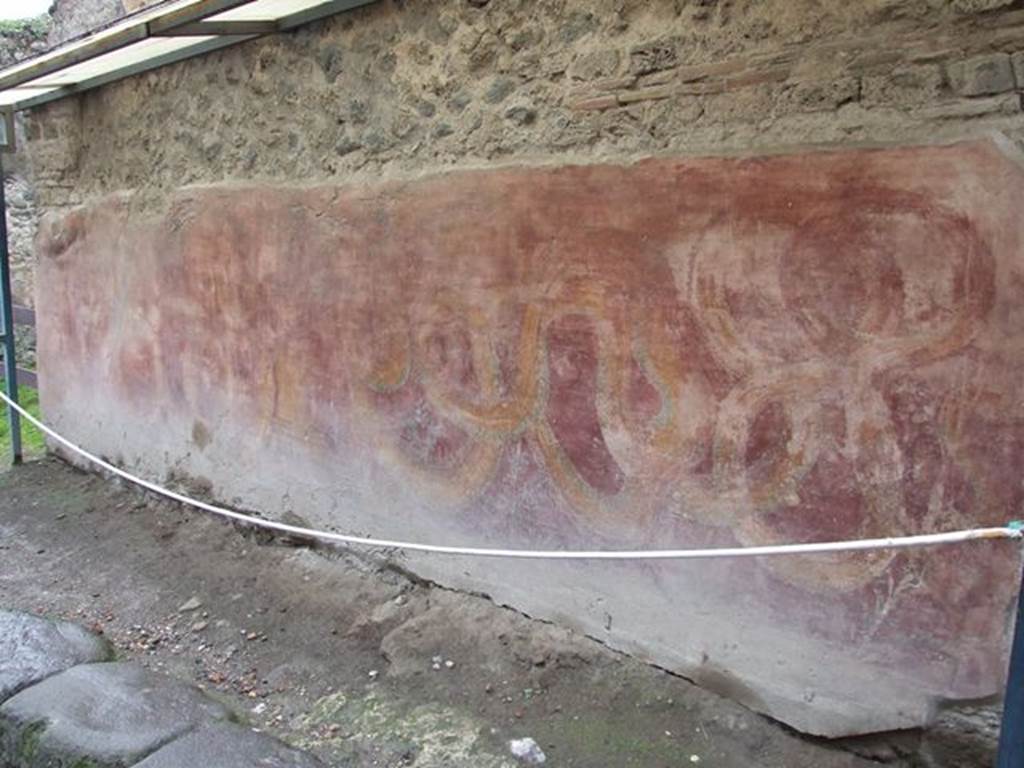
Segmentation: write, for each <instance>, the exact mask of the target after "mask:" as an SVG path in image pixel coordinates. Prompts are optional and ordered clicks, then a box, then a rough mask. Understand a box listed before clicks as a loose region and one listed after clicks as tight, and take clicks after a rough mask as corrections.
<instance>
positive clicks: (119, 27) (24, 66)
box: [0, 0, 202, 77]
mask: <svg viewBox="0 0 1024 768" xmlns="http://www.w3.org/2000/svg"><path fill="white" fill-rule="evenodd" d="M200 2H202V0H178V2H175V3H161V4H160V5H158V6H157V8H156V9H149V10H147V11H142V12H140V13H136V14H132V15H131V16H127V17H125V18H124V19H123V20H121V21H118V22H116V23H114V24H112V25H111V26H109V27H105V28H103V29H100V30H97V31H96V32H92V33H90V34H88V35H87V36H85V37H83V38H81V39H78V40H73V41H70V42H68V43H65V44H64V45H60V46H58V47H56V48H54V49H53V50H51V51H47V52H46V53H43V54H40V55H39V56H34V57H32V58H31V59H26V60H25V61H22V62H20V63H18V64H15V65H14V66H12V67H8V68H6V69H4V70H3V72H2V73H0V74H2V75H3V76H4V77H7V76H8V75H14V74H17V73H18V72H22V71H26V70H28V69H30V68H31V67H33V66H35V65H37V64H39V63H41V62H44V61H50V60H52V59H56V58H58V57H59V56H61V55H62V54H64V53H66V52H68V51H70V50H73V49H75V48H81V47H84V46H86V45H92V44H100V43H103V42H109V41H112V40H114V39H116V38H117V37H118V35H124V34H125V33H127V32H130V31H131V30H133V29H134V28H136V27H140V26H141V25H144V24H145V23H146V22H148V21H152V20H153V19H156V18H159V17H161V16H165V15H167V14H169V13H172V12H174V11H178V10H180V9H182V8H187V7H189V6H193V5H198V4H199V3H200Z"/></svg>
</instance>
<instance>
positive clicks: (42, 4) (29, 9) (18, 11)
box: [0, 0, 52, 19]
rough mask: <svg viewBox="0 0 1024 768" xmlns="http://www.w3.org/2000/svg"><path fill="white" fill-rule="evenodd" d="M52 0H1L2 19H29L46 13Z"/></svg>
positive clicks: (0, 13)
mask: <svg viewBox="0 0 1024 768" xmlns="http://www.w3.org/2000/svg"><path fill="white" fill-rule="evenodd" d="M51 2H52V0H0V19H27V18H31V17H32V16H38V15H39V14H41V13H46V11H47V10H49V8H50V3H51Z"/></svg>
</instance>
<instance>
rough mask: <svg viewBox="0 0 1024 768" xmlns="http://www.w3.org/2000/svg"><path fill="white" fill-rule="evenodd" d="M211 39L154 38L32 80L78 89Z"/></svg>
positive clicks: (37, 83)
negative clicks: (102, 77)
mask: <svg viewBox="0 0 1024 768" xmlns="http://www.w3.org/2000/svg"><path fill="white" fill-rule="evenodd" d="M212 39H213V37H211V36H203V37H198V36H196V37H150V38H147V39H145V40H141V41H139V42H137V43H132V44H131V45H129V46H127V47H125V48H119V49H118V50H116V51H111V52H110V53H105V54H103V55H102V56H97V57H96V58H95V59H89V60H88V61H83V62H82V63H81V64H75V65H74V66H71V67H68V68H67V69H62V70H60V71H59V72H54V73H53V74H52V75H44V76H43V77H40V78H37V79H36V80H32V81H31V83H32V85H33V86H36V85H38V86H48V85H61V86H68V85H75V84H76V83H80V82H82V81H84V80H89V79H91V78H94V77H101V76H103V75H108V74H110V73H112V72H116V71H117V70H120V69H123V68H124V67H134V66H136V65H138V64H141V63H143V62H145V61H148V60H151V59H156V58H158V57H160V56H166V55H168V54H172V53H175V52H177V51H182V50H184V49H186V48H189V47H191V46H193V45H195V44H196V43H202V42H204V41H206V40H212Z"/></svg>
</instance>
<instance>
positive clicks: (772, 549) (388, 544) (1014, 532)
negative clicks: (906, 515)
mask: <svg viewBox="0 0 1024 768" xmlns="http://www.w3.org/2000/svg"><path fill="white" fill-rule="evenodd" d="M0 399H2V400H3V401H4V402H5V403H7V405H8V407H10V408H13V409H14V410H15V411H17V412H18V413H19V414H21V416H22V418H24V419H25V420H26V421H28V422H29V423H30V424H32V425H33V426H34V427H36V428H37V429H38V430H40V431H41V432H43V433H45V434H46V435H48V436H49V437H51V438H52V439H53V440H55V441H56V442H58V443H60V444H61V445H63V446H64V447H65V448H67V449H68V450H69V451H72V452H73V453H76V454H78V455H79V456H81V457H82V458H84V459H86V460H88V461H90V462H91V463H93V464H95V465H96V466H98V467H101V468H103V469H105V470H107V471H108V472H110V473H111V474H113V475H117V476H118V477H120V478H123V479H124V480H127V481H128V482H130V483H134V484H135V485H138V486H140V487H142V488H145V489H146V490H148V491H152V492H153V493H156V494H159V495H160V496H164V497H166V498H168V499H173V500H174V501H177V502H179V503H181V504H185V505H187V506H190V507H194V508H196V509H201V510H203V511H205V512H210V513H212V514H214V515H219V516H220V517H225V518H228V519H229V520H235V521H237V522H240V523H245V524H247V525H252V526H255V527H257V528H265V529H268V530H272V531H278V532H280V533H287V534H291V535H292V536H299V537H302V538H307V539H315V540H319V541H328V542H333V543H337V544H348V545H356V546H362V547H375V548H382V549H401V550H406V551H410V552H429V553H432V554H438V555H463V556H469V557H507V558H520V559H533V560H704V559H710V558H720V557H766V556H773V555H814V554H825V553H835V552H863V551H867V550H878V549H910V548H912V547H933V546H938V545H942V544H959V543H962V542H966V541H975V540H978V539H1020V538H1021V537H1022V536H1024V532H1022V530H1021V527H1020V526H1019V524H1017V523H1010V524H1008V525H1006V526H1002V527H998V528H974V529H970V530H963V531H948V532H945V533H929V534H920V535H916V536H892V537H887V538H881V539H857V540H854V541H822V542H811V543H806V544H773V545H769V546H759V547H718V548H712V549H656V550H557V549H556V550H550V549H549V550H529V549H492V548H488V547H460V546H449V545H440V544H423V543H420V542H413V541H396V540H391V539H375V538H372V537H368V536H351V535H348V534H342V533H331V532H330V531H318V530H316V529H313V528H303V527H301V526H297V525H288V524H287V523H278V522H275V521H273V520H263V519H262V518H258V517H253V516H252V515H246V514H242V513H241V512H235V511H232V510H230V509H224V508H223V507H218V506H216V505H215V504H207V503H206V502H204V501H199V500H198V499H193V498H191V497H189V496H184V495H182V494H180V493H175V492H174V491H172V490H169V489H167V488H164V487H163V486H160V485H157V484H156V483H151V482H149V481H148V480H143V479H142V478H140V477H136V476H135V475H133V474H131V473H130V472H126V471H125V470H123V469H121V468H120V467H116V466H114V465H113V464H111V463H109V462H107V461H104V460H103V459H101V458H100V457H98V456H95V455H93V454H92V453H89V451H87V450H85V449H84V448H81V447H80V446H78V445H76V444H75V443H73V442H71V441H70V440H68V439H67V438H66V437H64V436H62V435H60V434H58V433H57V432H56V431H54V430H53V429H51V428H50V427H48V426H46V425H45V424H43V423H42V422H41V421H39V420H38V419H37V418H35V417H34V416H32V414H30V413H29V412H28V411H26V410H25V409H24V408H22V407H21V406H20V405H18V404H17V403H14V402H12V401H11V399H10V398H9V397H8V396H7V395H6V394H5V393H4V392H0Z"/></svg>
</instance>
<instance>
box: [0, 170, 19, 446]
mask: <svg viewBox="0 0 1024 768" xmlns="http://www.w3.org/2000/svg"><path fill="white" fill-rule="evenodd" d="M3 178H4V168H3V162H2V161H0V339H2V340H3V352H4V388H5V389H6V391H7V396H8V397H9V398H11V400H13V401H14V402H18V364H17V360H16V359H15V355H14V309H13V303H14V302H13V298H12V296H11V263H10V253H9V251H8V248H7V200H6V198H5V196H4V184H3ZM7 422H8V424H10V427H11V460H12V462H13V463H14V464H20V463H21V419H20V417H19V416H18V414H17V412H16V411H15V410H14V409H13V408H8V409H7Z"/></svg>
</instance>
